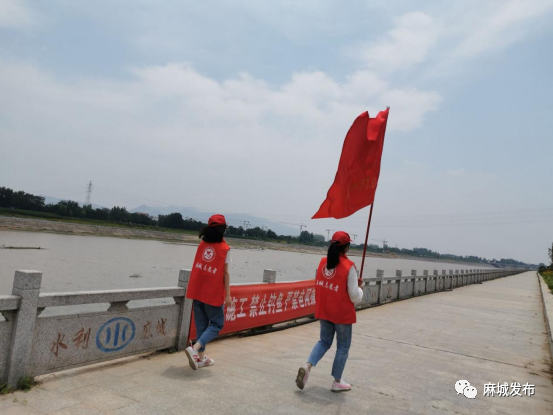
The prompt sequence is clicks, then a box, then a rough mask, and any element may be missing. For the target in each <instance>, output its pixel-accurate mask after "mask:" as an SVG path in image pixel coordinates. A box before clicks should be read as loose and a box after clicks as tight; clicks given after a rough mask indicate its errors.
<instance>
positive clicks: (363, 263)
mask: <svg viewBox="0 0 553 415" xmlns="http://www.w3.org/2000/svg"><path fill="white" fill-rule="evenodd" d="M373 206H374V200H373V202H372V203H371V212H370V213H369V222H368V223H367V233H366V234H365V245H364V246H363V259H362V260H361V273H360V275H359V279H361V278H363V267H364V266H365V254H366V253H367V241H368V240H369V230H370V229H371V220H372V218H373Z"/></svg>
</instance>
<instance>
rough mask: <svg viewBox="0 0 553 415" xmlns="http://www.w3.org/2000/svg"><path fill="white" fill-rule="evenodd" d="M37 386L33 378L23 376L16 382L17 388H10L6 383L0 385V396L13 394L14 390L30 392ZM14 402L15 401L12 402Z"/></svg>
mask: <svg viewBox="0 0 553 415" xmlns="http://www.w3.org/2000/svg"><path fill="white" fill-rule="evenodd" d="M36 385H38V382H37V381H36V380H35V378H34V377H33V376H23V377H22V378H20V379H19V381H18V382H17V386H16V387H15V388H12V387H11V386H8V384H7V383H0V395H7V394H8V393H12V392H15V391H16V390H22V391H25V392H27V391H30V390H31V389H32V388H33V386H36ZM14 402H15V401H14Z"/></svg>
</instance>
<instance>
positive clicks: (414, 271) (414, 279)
mask: <svg viewBox="0 0 553 415" xmlns="http://www.w3.org/2000/svg"><path fill="white" fill-rule="evenodd" d="M411 277H413V297H416V296H417V295H418V294H417V270H415V269H412V270H411Z"/></svg>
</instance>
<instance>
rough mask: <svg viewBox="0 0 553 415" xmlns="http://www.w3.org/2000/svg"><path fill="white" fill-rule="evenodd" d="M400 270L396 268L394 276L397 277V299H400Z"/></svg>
mask: <svg viewBox="0 0 553 415" xmlns="http://www.w3.org/2000/svg"><path fill="white" fill-rule="evenodd" d="M402 273H403V272H402V271H401V270H400V269H397V270H396V277H397V278H398V280H397V299H398V300H401V275H402Z"/></svg>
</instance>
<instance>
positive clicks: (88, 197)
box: [84, 180, 92, 206]
mask: <svg viewBox="0 0 553 415" xmlns="http://www.w3.org/2000/svg"><path fill="white" fill-rule="evenodd" d="M91 196H92V180H91V181H90V183H88V185H87V186H86V201H85V202H84V204H85V206H89V205H91V203H92V202H91Z"/></svg>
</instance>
